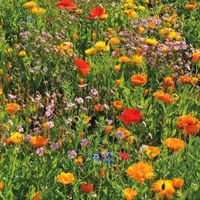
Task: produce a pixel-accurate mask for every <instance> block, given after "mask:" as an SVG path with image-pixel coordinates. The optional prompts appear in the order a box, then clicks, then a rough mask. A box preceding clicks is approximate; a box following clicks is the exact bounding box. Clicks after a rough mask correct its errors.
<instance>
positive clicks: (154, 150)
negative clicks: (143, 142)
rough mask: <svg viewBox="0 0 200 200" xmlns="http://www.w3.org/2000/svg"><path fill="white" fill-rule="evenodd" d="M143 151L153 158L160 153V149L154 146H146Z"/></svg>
mask: <svg viewBox="0 0 200 200" xmlns="http://www.w3.org/2000/svg"><path fill="white" fill-rule="evenodd" d="M145 151H146V154H147V156H148V157H149V158H155V157H157V156H158V155H159V154H160V149H159V148H158V147H154V146H148V147H146V149H145Z"/></svg>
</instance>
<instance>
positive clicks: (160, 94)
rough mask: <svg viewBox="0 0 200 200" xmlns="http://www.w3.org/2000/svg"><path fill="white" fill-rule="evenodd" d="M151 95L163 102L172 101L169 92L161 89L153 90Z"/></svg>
mask: <svg viewBox="0 0 200 200" xmlns="http://www.w3.org/2000/svg"><path fill="white" fill-rule="evenodd" d="M153 96H154V97H155V98H156V99H159V100H161V101H163V102H165V103H172V102H173V99H172V97H171V96H170V94H168V93H165V92H163V91H157V92H154V93H153Z"/></svg>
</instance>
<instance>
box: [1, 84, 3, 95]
mask: <svg viewBox="0 0 200 200" xmlns="http://www.w3.org/2000/svg"><path fill="white" fill-rule="evenodd" d="M2 94H3V89H2V87H1V86H0V96H1V95H2Z"/></svg>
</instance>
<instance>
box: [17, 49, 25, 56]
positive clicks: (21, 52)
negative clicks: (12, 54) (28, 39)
mask: <svg viewBox="0 0 200 200" xmlns="http://www.w3.org/2000/svg"><path fill="white" fill-rule="evenodd" d="M18 55H19V56H20V57H25V56H26V51H24V50H22V51H20V52H19V54H18Z"/></svg>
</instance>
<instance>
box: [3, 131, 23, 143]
mask: <svg viewBox="0 0 200 200" xmlns="http://www.w3.org/2000/svg"><path fill="white" fill-rule="evenodd" d="M24 139H25V136H24V134H21V133H19V132H13V133H11V136H10V137H9V138H8V139H7V141H6V143H8V144H10V143H14V144H20V143H21V142H22V141H23V140H24Z"/></svg>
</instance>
